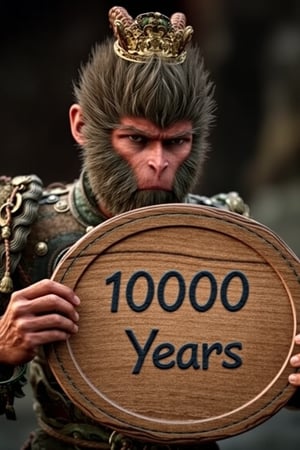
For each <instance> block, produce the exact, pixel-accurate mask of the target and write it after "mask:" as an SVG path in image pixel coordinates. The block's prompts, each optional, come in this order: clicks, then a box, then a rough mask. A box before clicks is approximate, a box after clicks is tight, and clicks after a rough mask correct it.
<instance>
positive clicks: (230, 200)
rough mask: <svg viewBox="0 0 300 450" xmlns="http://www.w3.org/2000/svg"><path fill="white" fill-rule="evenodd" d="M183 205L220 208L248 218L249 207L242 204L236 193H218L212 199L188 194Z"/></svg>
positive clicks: (242, 201)
mask: <svg viewBox="0 0 300 450" xmlns="http://www.w3.org/2000/svg"><path fill="white" fill-rule="evenodd" d="M185 203H193V204H195V205H203V206H212V207H215V208H222V209H226V210H227V211H232V212H234V213H237V214H241V215H243V216H246V217H249V215H250V211H249V206H248V205H247V204H246V203H245V202H244V200H243V199H242V198H241V197H240V195H239V194H238V193H237V192H229V193H227V194H225V193H220V194H216V195H214V196H212V197H206V196H203V195H197V194H188V195H187V197H186V199H185Z"/></svg>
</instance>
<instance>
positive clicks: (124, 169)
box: [85, 117, 193, 215]
mask: <svg viewBox="0 0 300 450" xmlns="http://www.w3.org/2000/svg"><path fill="white" fill-rule="evenodd" d="M192 141H193V135H192V125H191V123H190V122H189V121H179V122H177V123H175V124H173V125H171V126H169V127H167V128H165V129H161V128H160V127H158V126H157V125H155V124H153V123H152V122H151V121H149V120H147V119H144V118H137V117H124V118H123V119H121V121H120V125H119V126H118V127H117V128H115V129H114V130H113V131H112V135H111V145H112V148H111V151H110V152H109V157H107V158H103V156H102V158H101V163H100V159H99V158H100V157H99V155H98V158H97V156H96V155H91V153H90V152H86V153H85V165H86V166H88V167H87V169H88V175H89V179H90V183H91V187H92V190H93V192H94V194H95V196H96V198H97V200H98V202H99V205H100V207H101V209H102V210H103V212H106V214H108V215H115V214H119V213H121V212H125V211H128V210H131V209H135V208H139V207H143V206H150V205H153V204H161V203H172V202H181V201H182V200H183V198H184V196H185V195H186V194H187V192H188V189H189V187H190V184H189V182H187V180H186V179H185V178H186V177H185V171H186V167H185V166H186V164H188V163H187V161H188V157H189V155H190V153H191V148H192ZM105 154H106V155H108V152H107V151H106V152H105ZM102 155H103V152H102ZM181 172H182V173H181ZM189 178H191V177H189Z"/></svg>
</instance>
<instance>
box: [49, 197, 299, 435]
mask: <svg viewBox="0 0 300 450" xmlns="http://www.w3.org/2000/svg"><path fill="white" fill-rule="evenodd" d="M299 269H300V263H299V260H298V259H297V257H296V256H295V255H294V254H293V252H292V251H291V250H290V249H289V248H288V247H287V245H286V244H285V243H284V242H283V241H282V240H281V239H280V238H279V237H278V236H277V235H275V234H274V233H273V232H272V231H271V230H269V229H268V228H266V227H264V226H262V225H261V224H259V223H257V222H255V221H254V220H251V219H247V218H244V217H241V216H239V215H237V214H234V213H230V212H227V211H223V210H219V209H215V208H209V207H201V206H195V205H182V204H180V205H179V204H172V205H160V206H153V207H149V208H141V209H139V210H135V211H131V212H129V213H126V214H122V215H120V216H118V217H115V218H113V219H110V220H108V221H106V222H105V223H103V224H101V225H99V226H98V227H96V228H95V229H94V230H92V231H91V232H89V233H88V234H87V235H86V236H85V237H84V238H82V239H81V240H80V241H78V242H77V243H76V245H75V246H74V247H73V248H71V249H70V251H69V252H68V254H67V255H66V256H65V257H64V259H63V260H62V261H61V263H60V264H59V266H58V267H57V269H56V271H55V273H54V275H53V278H54V279H55V280H56V281H59V282H62V283H64V284H66V285H68V286H70V287H71V288H73V289H74V290H75V291H76V293H77V295H78V296H79V297H80V298H81V306H80V308H79V314H80V323H79V325H80V329H79V333H78V334H77V335H76V336H73V337H72V338H71V339H69V341H68V342H67V343H59V344H55V345H53V346H51V347H50V348H49V356H48V360H49V364H50V366H51V368H52V370H53V372H54V374H55V376H56V378H57V380H58V382H59V383H60V384H61V386H62V388H63V389H64V391H65V392H66V393H67V395H68V396H69V397H70V398H71V399H72V401H73V402H74V403H76V404H77V405H78V406H79V407H80V408H81V409H82V410H84V411H85V412H86V413H87V414H88V415H89V416H91V417H92V418H93V419H95V420H97V421H98V422H100V423H103V424H105V425H107V426H109V427H112V428H114V429H117V430H119V431H122V432H124V433H126V434H128V435H131V436H135V437H138V438H140V439H144V440H149V441H154V442H165V441H167V442H173V443H176V442H177V443H183V442H188V443H193V442H196V441H205V440H211V439H222V438H225V437H230V436H233V435H235V434H239V433H241V432H243V431H246V430H248V429H250V428H253V427H255V426H257V425H258V424H260V423H261V422H263V421H264V420H266V419H268V418H269V417H271V416H272V415H273V414H275V413H276V412H277V411H278V410H279V409H280V408H282V407H283V406H284V405H285V404H286V402H287V401H288V399H289V398H290V397H291V395H292V394H293V393H294V389H295V388H293V387H292V386H290V385H289V384H288V375H289V374H290V373H292V372H293V371H294V370H295V369H292V368H291V367H290V365H289V358H290V357H291V355H292V354H294V353H297V352H299V348H298V349H297V348H295V346H294V343H293V338H294V336H295V334H296V333H299V331H300V324H299V317H300V298H299V296H300V290H299V280H300V278H299V273H300V270H299Z"/></svg>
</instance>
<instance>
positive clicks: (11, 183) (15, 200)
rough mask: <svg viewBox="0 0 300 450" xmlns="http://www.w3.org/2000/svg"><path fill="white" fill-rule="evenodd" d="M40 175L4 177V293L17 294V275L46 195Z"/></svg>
mask: <svg viewBox="0 0 300 450" xmlns="http://www.w3.org/2000/svg"><path fill="white" fill-rule="evenodd" d="M42 189H43V187H42V182H41V180H40V179H39V178H38V177H37V176H36V175H27V176H18V177H15V178H10V177H0V231H1V236H0V293H3V294H8V293H10V292H12V291H13V283H12V274H13V273H14V271H15V269H16V267H17V265H18V263H19V261H20V258H21V252H22V250H23V249H24V247H25V245H26V242H27V237H28V234H29V232H30V227H31V225H32V223H33V222H34V221H35V219H36V217H37V213H38V208H39V199H40V197H41V195H42Z"/></svg>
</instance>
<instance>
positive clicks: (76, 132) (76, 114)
mask: <svg viewBox="0 0 300 450" xmlns="http://www.w3.org/2000/svg"><path fill="white" fill-rule="evenodd" d="M69 119H70V126H71V133H72V136H73V138H74V139H75V141H76V142H77V144H79V145H83V144H84V136H83V132H82V127H83V125H84V121H83V115H82V110H81V106H80V105H78V104H77V103H74V105H72V106H71V108H70V111H69Z"/></svg>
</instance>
